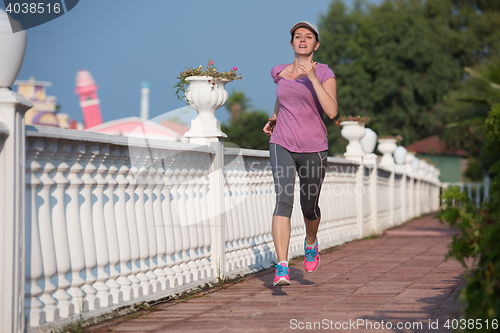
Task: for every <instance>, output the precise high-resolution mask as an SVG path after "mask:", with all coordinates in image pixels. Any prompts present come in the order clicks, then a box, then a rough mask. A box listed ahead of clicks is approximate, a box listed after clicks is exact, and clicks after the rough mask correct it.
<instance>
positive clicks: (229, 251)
mask: <svg viewBox="0 0 500 333" xmlns="http://www.w3.org/2000/svg"><path fill="white" fill-rule="evenodd" d="M225 169H226V170H225V175H224V178H225V183H226V184H225V186H224V198H223V199H224V209H225V211H226V228H225V230H224V234H225V235H224V240H225V243H226V244H225V247H226V249H225V251H226V270H227V271H233V270H235V269H236V267H237V266H238V264H237V263H236V260H235V259H236V257H235V243H236V239H235V237H234V235H235V232H234V219H233V207H232V205H231V181H232V179H231V175H232V171H231V170H228V168H227V167H226V168H225ZM209 186H210V185H209Z"/></svg>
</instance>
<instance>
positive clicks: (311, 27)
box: [290, 21, 319, 41]
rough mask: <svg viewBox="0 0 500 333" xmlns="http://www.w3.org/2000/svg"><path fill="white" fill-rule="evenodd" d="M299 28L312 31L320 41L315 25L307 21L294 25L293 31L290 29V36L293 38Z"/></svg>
mask: <svg viewBox="0 0 500 333" xmlns="http://www.w3.org/2000/svg"><path fill="white" fill-rule="evenodd" d="M298 28H306V29H309V30H311V32H314V34H315V35H316V39H317V40H318V41H319V30H318V27H317V26H316V25H315V24H313V23H309V22H307V21H300V22H297V23H295V24H294V25H293V27H292V29H290V34H291V35H292V37H293V33H294V32H295V30H297V29H298Z"/></svg>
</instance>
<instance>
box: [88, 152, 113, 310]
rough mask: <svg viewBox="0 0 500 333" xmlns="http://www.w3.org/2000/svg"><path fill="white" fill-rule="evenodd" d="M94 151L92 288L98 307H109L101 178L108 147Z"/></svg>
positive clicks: (107, 263) (104, 170)
mask: <svg viewBox="0 0 500 333" xmlns="http://www.w3.org/2000/svg"><path fill="white" fill-rule="evenodd" d="M96 149H97V151H98V153H97V154H96V156H95V157H94V160H93V161H92V164H94V165H95V167H96V171H95V172H94V177H93V178H94V181H95V184H96V185H95V186H94V188H93V189H92V224H93V226H94V237H95V249H96V253H98V255H97V270H96V271H97V279H96V282H95V283H94V288H95V289H96V290H97V294H96V297H97V298H98V299H99V305H100V306H101V307H109V306H111V305H112V304H113V296H112V295H111V294H110V290H109V287H108V285H107V284H106V282H108V280H109V274H108V273H107V272H106V269H105V268H106V266H107V265H109V250H108V239H107V234H106V224H105V223H106V222H105V220H104V186H105V185H106V184H107V183H106V180H105V179H104V178H103V174H104V172H106V166H105V165H104V164H103V163H104V161H105V159H106V157H107V156H108V155H109V146H108V145H103V146H97V147H96Z"/></svg>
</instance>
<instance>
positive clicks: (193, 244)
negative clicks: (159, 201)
mask: <svg viewBox="0 0 500 333" xmlns="http://www.w3.org/2000/svg"><path fill="white" fill-rule="evenodd" d="M189 160H191V159H189ZM188 168H189V169H188ZM186 169H187V174H186V176H185V184H186V188H185V195H184V198H185V204H186V222H187V225H186V226H185V227H184V228H185V229H187V230H188V232H189V245H190V247H189V250H188V251H187V252H186V253H187V255H188V256H189V262H188V263H187V265H188V266H189V267H190V268H191V273H192V274H193V281H199V280H200V278H201V272H200V267H199V266H198V264H197V263H196V261H197V260H198V259H199V256H198V255H197V253H196V252H197V249H198V231H197V223H198V221H197V220H196V215H195V210H194V197H193V196H194V192H193V187H194V184H195V181H194V179H193V178H194V177H193V176H194V174H195V173H196V169H195V168H192V167H187V168H186Z"/></svg>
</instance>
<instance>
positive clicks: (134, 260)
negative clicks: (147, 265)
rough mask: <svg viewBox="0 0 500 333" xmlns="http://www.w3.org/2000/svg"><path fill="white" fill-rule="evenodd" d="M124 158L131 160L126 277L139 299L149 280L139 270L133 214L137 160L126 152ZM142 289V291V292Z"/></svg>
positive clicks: (127, 188)
mask: <svg viewBox="0 0 500 333" xmlns="http://www.w3.org/2000/svg"><path fill="white" fill-rule="evenodd" d="M124 158H126V159H131V160H132V161H131V166H130V168H129V171H128V173H127V174H126V175H127V178H126V180H127V182H128V186H127V187H126V188H125V198H126V202H125V206H126V210H127V225H128V229H129V237H130V256H131V258H130V271H131V274H130V275H129V276H128V278H129V279H130V281H131V282H132V290H133V291H134V297H135V298H137V297H141V296H143V295H144V294H146V295H147V294H148V290H149V279H148V278H147V277H146V275H145V274H144V273H142V272H141V270H140V257H141V251H140V245H139V232H138V231H137V220H136V216H137V214H136V212H135V200H136V196H135V189H136V187H137V181H136V179H135V177H134V175H136V174H137V173H138V172H139V170H138V169H137V168H136V167H135V164H134V161H136V160H137V158H136V157H130V155H129V152H128V150H127V151H126V152H125V153H124ZM143 287H144V290H143Z"/></svg>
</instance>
